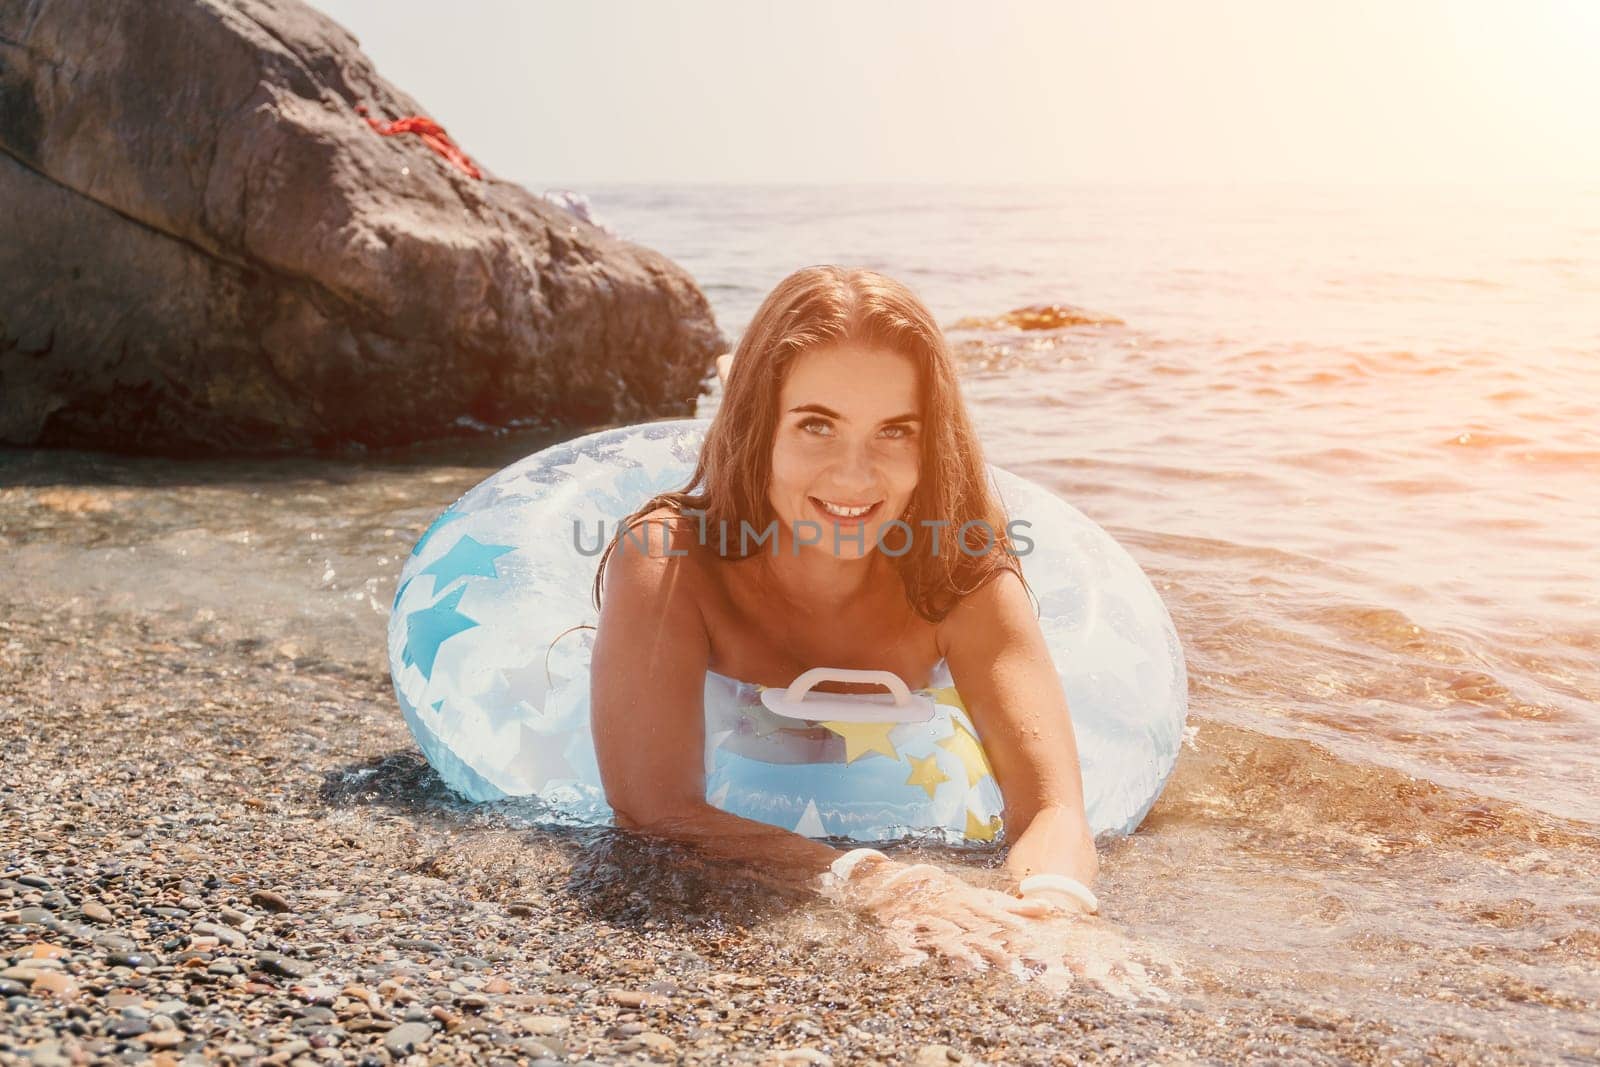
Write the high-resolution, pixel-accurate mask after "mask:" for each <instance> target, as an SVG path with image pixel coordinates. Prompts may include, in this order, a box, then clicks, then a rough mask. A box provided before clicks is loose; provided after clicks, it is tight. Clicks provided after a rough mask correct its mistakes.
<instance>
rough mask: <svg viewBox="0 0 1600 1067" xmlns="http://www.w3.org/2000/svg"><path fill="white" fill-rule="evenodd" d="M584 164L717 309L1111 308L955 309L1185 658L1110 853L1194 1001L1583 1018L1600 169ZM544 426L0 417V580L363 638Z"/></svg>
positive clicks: (973, 356)
mask: <svg viewBox="0 0 1600 1067" xmlns="http://www.w3.org/2000/svg"><path fill="white" fill-rule="evenodd" d="M589 192H590V194H591V198H592V200H593V204H594V207H595V210H596V212H597V213H598V214H599V215H600V216H601V217H602V218H603V219H605V220H606V221H608V222H609V223H611V224H612V225H614V226H616V227H617V228H618V229H619V230H620V231H622V232H623V233H624V234H626V235H629V236H632V237H634V238H636V239H638V240H641V241H643V242H644V243H647V244H650V245H653V246H654V247H657V248H660V249H661V250H662V251H664V252H666V253H667V254H668V255H670V256H672V257H673V258H675V259H677V260H678V261H679V262H681V263H683V264H684V265H685V266H686V267H688V268H689V269H690V270H691V271H692V272H693V273H694V274H695V275H696V277H697V278H699V279H700V280H701V282H702V284H703V285H704V286H705V288H706V291H707V293H708V295H709V296H710V297H711V299H712V301H713V303H714V305H715V306H716V309H717V312H718V316H719V319H720V320H721V323H722V325H723V327H724V329H725V331H726V332H728V333H729V335H730V336H733V335H736V333H737V331H738V330H740V329H741V328H742V327H743V325H744V323H745V322H746V321H747V320H748V317H749V315H750V313H751V311H752V310H753V308H754V305H755V303H756V301H758V300H759V298H760V296H761V295H762V293H764V292H765V290H766V289H767V288H768V287H769V286H770V285H771V284H772V283H773V282H775V281H776V280H777V279H778V278H779V277H781V276H782V275H783V274H784V273H786V272H787V271H788V270H789V269H792V268H793V267H794V266H796V265H800V264H804V263H811V262H825V261H842V262H850V263H857V264H864V265H868V266H874V267H877V268H880V269H883V270H886V271H888V272H890V273H893V274H896V275H898V276H901V277H903V278H904V279H905V280H907V281H908V282H909V283H911V284H912V285H913V286H914V287H917V288H918V289H919V291H921V292H922V293H923V294H924V295H925V297H926V298H927V299H928V300H929V302H930V303H931V304H932V305H933V306H934V308H935V310H936V312H937V313H938V314H939V316H940V318H941V320H942V321H945V322H947V323H953V322H955V321H956V320H957V319H960V318H963V317H969V316H972V317H988V316H993V315H996V314H998V313H1001V312H1004V311H1006V310H1009V309H1010V308H1013V307H1016V306H1019V305H1022V304H1027V303H1032V302H1056V301H1058V302H1068V303H1073V304H1079V305H1083V306H1085V307H1087V308H1089V309H1091V310H1093V311H1095V312H1100V313H1104V314H1108V315H1112V316H1115V317H1116V318H1119V319H1121V320H1122V322H1123V323H1124V324H1123V325H1099V326H1083V327H1075V328H1070V329H1065V330H1061V331H1051V332H1042V333H1037V334H1025V333H1018V332H1015V331H1010V330H1006V329H1003V328H998V327H996V328H987V329H986V328H979V329H968V330H960V331H953V332H952V339H953V340H954V341H956V342H957V344H958V347H959V349H960V353H961V358H962V361H963V367H964V387H965V389H966V393H967V396H968V399H969V402H970V403H971V405H972V407H973V410H974V414H975V418H976V421H977V423H978V426H979V429H980V432H981V434H982V436H983V439H984V442H985V445H986V448H987V449H988V454H989V455H988V458H989V459H990V460H992V461H993V462H995V463H998V464H999V465H1001V466H1004V467H1007V468H1008V469H1011V470H1013V471H1016V472H1017V473H1019V474H1023V475H1025V476H1027V477H1030V478H1032V479H1034V480H1036V481H1039V482H1042V483H1044V484H1047V485H1050V486H1052V487H1053V488H1055V489H1057V490H1058V491H1059V492H1060V493H1062V495H1063V496H1065V497H1066V498H1067V499H1069V500H1071V501H1072V502H1073V503H1074V504H1076V505H1077V506H1078V507H1079V508H1080V509H1081V510H1083V511H1084V512H1085V513H1087V514H1088V515H1089V516H1090V517H1091V518H1094V519H1096V520H1097V521H1098V522H1100V523H1101V524H1102V525H1104V526H1105V527H1106V528H1107V529H1108V530H1110V531H1111V532H1112V533H1113V534H1114V535H1115V536H1117V537H1118V538H1119V539H1120V540H1121V541H1122V543H1123V544H1124V545H1126V546H1127V547H1128V549H1129V550H1130V551H1131V552H1132V553H1133V555H1134V556H1135V557H1136V558H1137V559H1138V560H1139V562H1140V563H1141V564H1142V565H1143V566H1144V567H1145V568H1146V570H1147V572H1148V573H1149V574H1150V576H1151V578H1152V580H1153V581H1154V582H1155V584H1156V586H1157V588H1158V589H1159V590H1160V591H1161V593H1162V595H1163V596H1164V597H1165V598H1166V600H1167V604H1168V607H1169V609H1170V610H1171V612H1172V615H1173V618H1174V621H1175V622H1176V624H1177V627H1178V631H1179V633H1180V635H1181V636H1182V638H1183V642H1184V646H1185V650H1186V653H1187V655H1188V657H1189V670H1190V679H1191V706H1192V721H1193V722H1195V723H1197V724H1198V725H1199V730H1198V733H1197V735H1196V738H1195V743H1194V745H1193V747H1192V748H1191V749H1190V750H1188V751H1186V753H1185V755H1184V757H1183V759H1182V760H1181V762H1180V764H1179V769H1178V772H1177V774H1176V776H1175V778H1174V780H1173V782H1172V784H1171V785H1170V786H1169V788H1168V790H1167V792H1166V794H1165V795H1164V796H1163V799H1162V801H1161V802H1160V804H1158V806H1157V808H1156V809H1155V811H1154V812H1153V814H1152V816H1151V817H1150V819H1149V820H1148V821H1147V822H1146V824H1145V826H1144V827H1143V829H1142V830H1141V831H1140V832H1139V833H1138V834H1136V835H1135V836H1134V837H1132V838H1130V839H1127V840H1124V841H1119V842H1113V843H1107V845H1106V846H1105V849H1104V853H1103V861H1104V862H1103V875H1102V885H1101V887H1100V888H1101V890H1102V892H1101V897H1102V900H1104V901H1105V911H1106V913H1107V915H1108V916H1109V917H1110V918H1111V919H1112V920H1114V921H1115V922H1116V923H1117V924H1120V926H1121V928H1122V930H1123V933H1124V934H1125V935H1126V938H1127V940H1128V943H1129V944H1130V945H1132V946H1134V948H1133V949H1131V950H1130V951H1134V952H1136V953H1144V954H1146V955H1147V956H1150V957H1157V956H1166V957H1171V958H1172V959H1173V960H1175V961H1176V962H1177V963H1178V965H1179V967H1180V969H1181V970H1182V972H1183V973H1184V975H1186V978H1185V979H1184V980H1183V981H1182V982H1177V981H1176V980H1174V982H1173V986H1174V992H1175V993H1176V994H1177V995H1179V996H1182V997H1185V998H1190V1000H1191V1002H1194V1003H1199V1004H1202V1005H1205V1006H1207V1007H1208V1008H1210V1009H1211V1010H1214V1011H1215V1012H1216V1013H1218V1015H1219V1017H1226V1016H1227V1014H1228V1013H1229V1012H1239V1011H1242V1010H1243V1007H1244V1006H1248V1005H1260V1004H1261V1003H1269V1002H1270V1003H1274V1004H1281V1005H1283V1006H1285V1010H1289V1009H1291V1008H1292V1009H1295V1010H1298V1011H1302V1012H1303V1013H1305V1014H1306V1015H1307V1016H1308V1018H1310V1020H1311V1021H1310V1022H1309V1023H1307V1024H1305V1025H1307V1026H1310V1025H1313V1024H1316V1025H1322V1024H1326V1025H1330V1026H1347V1025H1348V1026H1356V1027H1362V1026H1378V1025H1381V1026H1383V1027H1386V1028H1388V1029H1389V1030H1391V1031H1392V1033H1393V1035H1394V1037H1393V1041H1397V1042H1400V1044H1401V1045H1402V1046H1406V1047H1411V1048H1413V1049H1415V1050H1420V1049H1425V1048H1427V1047H1428V1046H1429V1042H1430V1040H1431V1039H1432V1038H1433V1037H1434V1036H1436V1035H1446V1036H1451V1037H1454V1038H1457V1039H1462V1040H1468V1041H1473V1042H1483V1043H1485V1044H1484V1046H1483V1047H1484V1049H1485V1050H1487V1049H1488V1048H1489V1047H1491V1046H1496V1045H1503V1046H1507V1047H1508V1048H1510V1049H1512V1050H1517V1051H1519V1052H1520V1053H1522V1054H1525V1055H1527V1056H1529V1057H1530V1058H1555V1057H1562V1056H1567V1057H1574V1058H1576V1057H1578V1056H1580V1055H1581V1054H1582V1053H1583V1051H1584V1050H1593V1049H1595V1048H1596V1047H1597V1045H1600V1027H1597V1026H1596V1024H1595V1023H1594V1022H1592V1021H1591V1020H1592V1019H1593V1018H1594V1017H1595V1016H1594V1012H1595V1009H1596V1007H1600V929H1597V920H1600V889H1597V888H1596V887H1597V886H1600V701H1597V694H1600V580H1597V578H1596V575H1597V573H1600V549H1597V548H1596V545H1597V544H1600V506H1597V500H1600V490H1597V489H1596V486H1600V429H1597V427H1600V316H1597V315H1595V314H1594V311H1593V309H1594V307H1596V306H1600V255H1597V253H1596V249H1600V241H1597V238H1600V189H1591V190H1588V191H1582V190H1573V189H1561V190H1543V191H1528V190H1490V189H1480V190H1461V189H1456V190H1448V189H1430V190H1381V189H1345V190H1325V189H1324V190H1318V189H1307V188H1286V187H1285V188H1263V189H1231V188H1230V189H1148V190H1112V189H1093V188H1088V189H1075V190H1049V189H1036V190H1016V189H1012V190H1001V189H974V188H966V189H960V188H934V187H924V188H916V189H892V188H871V187H867V188H849V189H830V190H819V189H798V188H797V189H739V188H718V189H646V188H633V189H595V190H590V191H589ZM714 407H715V397H714V396H708V397H707V398H706V399H705V401H704V403H703V405H702V414H709V413H710V412H711V411H712V410H714ZM542 443H545V442H544V441H543V440H541V439H539V438H536V437H529V436H520V437H507V438H501V439H489V440H483V441H478V442H459V443H454V444H444V445H436V446H429V447H426V448H420V449H416V450H412V451H410V452H407V453H404V454H398V455H393V456H385V457H356V458H347V459H324V460H294V461H288V462H271V463H268V462H248V461H214V462H195V463H183V464H178V463H172V462H169V461H157V460H144V459H123V458H114V457H106V456H100V455H90V454H82V453H68V452H39V453H30V452H20V451H10V452H0V561H3V562H0V566H3V567H4V569H5V571H6V575H5V577H6V578H7V580H6V581H5V582H4V590H3V592H0V597H3V598H4V600H5V602H6V603H8V604H12V605H15V604H20V603H23V602H26V603H28V604H30V605H39V604H52V603H55V604H70V605H72V609H73V610H74V611H75V612H80V613H84V614H100V615H118V616H139V617H142V618H145V619H146V620H147V623H148V625H149V626H150V627H152V628H154V629H155V630H156V631H159V632H161V633H164V634H168V635H173V636H176V637H178V638H180V639H184V638H197V639H198V638H199V637H202V636H203V637H204V638H205V640H206V641H207V642H209V643H211V644H213V645H214V644H215V642H217V641H233V642H243V643H245V644H247V645H249V646H252V647H255V648H258V649H265V650H270V651H271V652H272V653H273V654H276V655H279V656H282V657H283V658H285V659H288V660H294V661H297V662H300V663H302V664H311V663H314V662H321V663H323V664H330V665H345V666H349V667H352V668H359V669H360V670H362V671H363V672H366V673H371V672H379V673H381V672H384V671H385V670H386V666H385V664H384V662H383V648H384V642H383V630H384V625H385V618H386V612H387V609H388V606H389V602H390V598H391V597H392V595H393V591H394V579H395V576H396V575H397V574H398V571H399V567H400V564H401V561H402V560H403V559H404V557H405V555H406V554H407V552H409V550H410V547H411V545H412V543H413V542H414V540H415V538H416V536H417V535H418V534H419V533H420V532H421V531H422V529H423V528H424V527H425V526H426V525H427V523H428V522H429V521H430V520H431V519H432V517H433V516H434V515H435V514H436V513H437V512H438V511H439V510H441V509H442V508H443V507H444V506H445V505H447V504H448V503H449V502H450V501H452V500H453V499H454V498H455V497H456V496H457V495H458V494H459V493H461V492H462V491H464V490H465V489H467V488H469V487H470V486H471V485H473V484H475V483H476V482H477V481H479V480H480V479H481V478H483V477H485V476H486V475H487V474H489V473H491V472H492V471H493V470H495V469H497V468H498V467H500V466H502V465H504V464H505V463H509V462H510V461H511V460H513V459H514V458H517V457H519V456H521V455H523V454H526V453H527V452H530V451H533V450H535V449H536V448H538V447H539V446H540V445H541V444H542ZM396 714H397V715H398V710H397V712H396ZM774 929H775V930H779V929H786V928H783V927H775V928H774ZM772 936H774V937H777V936H778V934H777V933H774V934H773V935H772ZM906 980H907V981H915V980H916V979H914V978H908V979H906ZM996 981H999V979H996ZM1485 1054H1486V1055H1487V1052H1486V1053H1485Z"/></svg>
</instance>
